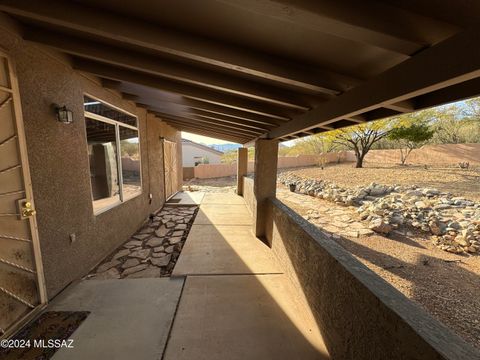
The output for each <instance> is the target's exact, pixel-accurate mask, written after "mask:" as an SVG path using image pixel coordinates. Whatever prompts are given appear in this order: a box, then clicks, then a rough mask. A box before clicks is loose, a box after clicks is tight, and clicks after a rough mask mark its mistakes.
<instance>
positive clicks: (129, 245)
mask: <svg viewBox="0 0 480 360" xmlns="http://www.w3.org/2000/svg"><path fill="white" fill-rule="evenodd" d="M139 245H142V242H141V241H140V240H131V241H129V242H127V243H126V244H125V245H123V247H126V248H134V247H136V246H139Z"/></svg>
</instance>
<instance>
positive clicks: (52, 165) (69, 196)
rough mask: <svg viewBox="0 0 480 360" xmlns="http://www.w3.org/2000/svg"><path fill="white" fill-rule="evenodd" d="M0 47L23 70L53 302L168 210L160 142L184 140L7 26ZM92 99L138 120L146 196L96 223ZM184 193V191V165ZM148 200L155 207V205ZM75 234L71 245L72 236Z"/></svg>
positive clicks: (0, 25) (1, 24)
mask: <svg viewBox="0 0 480 360" xmlns="http://www.w3.org/2000/svg"><path fill="white" fill-rule="evenodd" d="M0 32H1V34H2V36H0V47H1V48H2V49H3V50H4V51H5V52H6V53H7V54H9V56H10V57H11V59H12V60H13V65H14V66H15V67H16V71H17V76H18V83H19V89H20V97H21V103H22V112H23V119H24V125H25V136H26V142H27V148H28V157H29V161H30V170H31V177H32V185H33V195H34V199H35V204H36V210H37V221H38V232H39V238H40V245H41V251H42V257H43V266H44V272H45V279H46V287H47V295H48V297H49V298H52V297H53V296H54V295H56V294H57V293H58V292H59V291H61V290H62V289H63V288H64V287H65V286H67V285H68V284H69V283H70V282H71V281H73V280H76V279H78V278H80V277H82V276H84V275H85V274H86V273H88V271H89V270H90V269H91V268H92V267H94V266H95V265H96V264H97V263H98V262H100V261H101V260H102V259H103V258H104V257H105V256H106V255H107V254H109V253H110V252H111V251H113V250H114V249H115V248H117V247H118V246H119V245H121V244H122V243H123V242H124V241H125V240H127V239H128V237H129V236H130V235H131V234H133V233H134V232H135V230H136V229H137V228H138V227H139V226H140V225H141V224H142V223H143V221H145V219H146V218H147V217H148V215H149V214H150V213H151V212H152V211H154V210H156V209H158V208H159V207H161V206H162V204H163V203H164V199H165V195H164V183H163V173H164V172H163V152H162V146H161V138H162V137H164V138H166V139H168V140H171V141H176V142H177V143H178V153H179V159H180V158H181V145H180V141H181V137H180V132H178V131H177V130H176V129H174V128H172V127H170V126H168V125H167V124H165V123H163V122H161V121H159V120H158V119H157V118H154V117H153V115H150V114H147V112H146V110H145V109H141V108H137V107H136V106H135V105H134V103H132V102H129V101H126V100H123V99H122V98H121V96H120V94H118V93H116V92H114V91H111V90H107V89H104V88H102V86H101V84H100V82H99V81H98V79H96V78H95V77H92V76H87V75H85V74H82V73H79V72H77V71H75V70H73V69H72V67H71V65H70V63H69V60H68V59H67V58H64V57H61V56H59V55H58V54H56V53H54V52H50V51H49V50H47V49H46V48H43V47H40V46H38V45H33V44H31V43H28V42H25V41H23V40H22V39H21V37H20V36H19V32H18V31H17V29H16V28H15V27H14V25H12V24H10V23H9V22H8V19H6V18H0ZM84 93H88V94H90V95H92V96H94V97H97V98H99V99H101V100H103V101H105V102H108V103H110V104H112V105H114V106H117V107H119V108H121V109H124V110H126V111H128V112H130V113H132V114H135V115H136V116H137V117H138V122H139V133H140V148H141V160H142V161H141V168H142V169H141V172H142V183H143V185H142V194H141V195H139V196H137V197H135V198H133V199H131V200H128V201H126V202H124V203H122V204H121V205H119V206H116V207H114V208H112V209H110V210H108V211H105V212H103V213H101V214H99V215H96V216H95V215H94V213H93V204H92V194H91V187H90V173H89V164H88V154H87V139H86V130H85V118H84V108H83V95H84ZM52 104H59V105H62V106H63V105H66V106H67V107H68V108H69V109H71V110H72V111H73V118H74V120H73V123H72V124H68V125H66V124H62V123H59V122H58V121H56V119H55V114H54V111H53V109H52ZM178 163H179V164H178V165H179V171H178V174H179V175H180V176H179V188H180V187H181V184H182V177H181V174H182V171H181V168H182V167H181V161H178ZM149 194H152V196H153V199H152V202H151V203H149ZM71 234H75V241H74V242H72V241H71V239H70V235H71Z"/></svg>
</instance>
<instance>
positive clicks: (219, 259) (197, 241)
mask: <svg viewBox="0 0 480 360" xmlns="http://www.w3.org/2000/svg"><path fill="white" fill-rule="evenodd" d="M201 208H202V207H201ZM201 212H202V210H200V211H199V214H200V213H201ZM278 273H282V270H281V269H280V267H279V266H278V264H277V263H276V261H275V258H274V255H273V253H272V251H271V250H270V249H269V248H268V247H267V246H266V245H265V244H264V243H262V242H261V241H259V240H258V239H257V238H256V237H255V236H253V233H252V227H251V226H249V225H246V226H245V225H193V226H192V228H191V230H190V233H189V235H188V238H187V241H186V242H185V246H184V247H183V249H182V252H181V255H180V257H179V259H178V261H177V264H176V265H175V268H174V269H173V272H172V276H184V275H212V274H224V275H231V274H278Z"/></svg>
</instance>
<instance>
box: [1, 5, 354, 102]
mask: <svg viewBox="0 0 480 360" xmlns="http://www.w3.org/2000/svg"><path fill="white" fill-rule="evenodd" d="M0 10H2V11H5V12H7V13H9V14H13V15H17V16H21V17H24V18H29V19H31V20H34V21H36V22H40V23H46V24H49V25H54V26H57V27H62V28H65V29H69V30H70V31H76V32H80V33H84V34H87V35H89V36H94V37H99V38H103V39H109V40H111V41H116V42H118V43H123V44H128V45H132V46H136V47H141V48H146V49H150V50H154V51H156V52H158V53H164V54H169V55H173V56H177V57H181V58H184V59H187V60H189V61H193V62H198V63H203V64H207V65H209V66H214V67H219V68H223V69H228V70H229V71H232V72H238V73H243V74H248V75H249V76H254V77H258V78H262V79H266V80H270V81H274V82H277V83H279V84H283V85H287V86H293V87H297V88H300V89H304V90H308V91H312V92H320V93H325V94H329V95H336V94H338V93H339V92H342V91H344V90H345V89H348V88H350V87H351V86H353V85H355V84H356V83H358V81H357V79H353V78H351V77H349V76H345V75H342V74H338V73H335V72H333V71H329V70H325V69H318V68H314V67H308V66H299V65H298V64H295V63H291V62H289V61H287V60H281V59H279V58H275V57H271V56H268V55H266V54H261V53H258V52H253V51H251V50H249V49H245V48H242V47H238V46H234V45H229V44H222V43H218V42H214V41H212V40H209V39H206V38H203V37H199V36H194V35H187V34H184V33H179V32H176V31H173V30H171V29H166V28H161V27H158V26H155V25H152V24H151V23H147V22H145V21H140V20H137V19H135V18H133V17H127V16H120V15H116V14H114V13H112V12H105V11H100V10H99V9H96V8H92V7H88V6H86V5H82V4H78V3H72V2H68V3H67V2H65V1H60V0H49V1H48V2H40V1H30V0H3V1H2V3H1V4H0Z"/></svg>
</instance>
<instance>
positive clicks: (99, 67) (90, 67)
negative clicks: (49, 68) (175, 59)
mask: <svg viewBox="0 0 480 360" xmlns="http://www.w3.org/2000/svg"><path fill="white" fill-rule="evenodd" d="M73 67H74V68H75V69H77V70H80V71H85V72H88V73H91V74H93V75H97V76H99V77H102V78H106V79H112V80H117V81H126V82H130V83H134V84H139V85H142V86H146V87H150V88H153V89H159V90H163V91H167V92H170V93H174V94H179V95H182V96H185V97H186V98H189V99H194V100H199V101H204V102H209V103H212V104H219V105H222V106H225V107H230V108H232V109H237V110H243V111H249V112H252V113H255V114H260V115H266V116H270V117H277V118H282V119H284V118H286V117H287V116H288V112H286V110H285V109H279V108H278V107H275V106H273V105H268V104H260V103H258V102H256V101H252V100H246V99H244V98H240V97H236V96H233V95H228V94H224V93H221V92H218V91H214V90H208V89H202V88H200V87H198V86H193V85H185V84H181V83H178V82H175V81H172V80H168V79H162V78H158V77H155V76H150V75H146V74H142V73H139V72H135V71H131V70H126V69H120V68H117V67H114V66H111V65H106V64H101V63H97V62H94V61H91V60H83V59H74V62H73Z"/></svg>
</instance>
